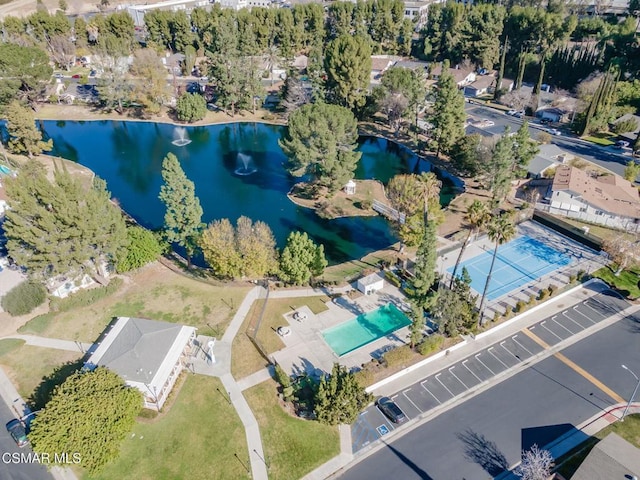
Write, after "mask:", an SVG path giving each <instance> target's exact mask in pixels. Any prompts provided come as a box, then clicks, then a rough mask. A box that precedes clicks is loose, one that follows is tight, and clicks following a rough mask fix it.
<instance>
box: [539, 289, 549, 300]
mask: <svg viewBox="0 0 640 480" xmlns="http://www.w3.org/2000/svg"><path fill="white" fill-rule="evenodd" d="M547 297H549V290H548V289H546V288H544V289H542V290H540V292H539V293H538V300H545V299H546V298H547Z"/></svg>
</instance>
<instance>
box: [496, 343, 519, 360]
mask: <svg viewBox="0 0 640 480" xmlns="http://www.w3.org/2000/svg"><path fill="white" fill-rule="evenodd" d="M505 343H506V340H505V341H504V342H500V346H501V347H502V348H503V349H504V350H505V351H506V352H507V353H508V354H509V355H511V356H512V357H513V358H515V359H516V360H517V362H518V363H520V362H521V361H522V359H521V358H520V357H519V356H517V355H516V354H515V353H513V352H512V351H511V350H509V349H508V348H507V347H505V346H504V344H505Z"/></svg>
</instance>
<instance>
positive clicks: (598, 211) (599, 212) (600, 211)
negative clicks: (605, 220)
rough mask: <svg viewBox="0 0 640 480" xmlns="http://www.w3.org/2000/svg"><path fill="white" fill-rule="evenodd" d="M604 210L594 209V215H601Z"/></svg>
mask: <svg viewBox="0 0 640 480" xmlns="http://www.w3.org/2000/svg"><path fill="white" fill-rule="evenodd" d="M603 214H604V212H603V211H602V210H596V215H603Z"/></svg>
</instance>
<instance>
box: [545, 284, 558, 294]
mask: <svg viewBox="0 0 640 480" xmlns="http://www.w3.org/2000/svg"><path fill="white" fill-rule="evenodd" d="M547 290H548V291H549V296H550V297H552V296H553V295H554V294H555V293H556V292H557V291H558V287H557V286H556V285H549V286H548V287H547Z"/></svg>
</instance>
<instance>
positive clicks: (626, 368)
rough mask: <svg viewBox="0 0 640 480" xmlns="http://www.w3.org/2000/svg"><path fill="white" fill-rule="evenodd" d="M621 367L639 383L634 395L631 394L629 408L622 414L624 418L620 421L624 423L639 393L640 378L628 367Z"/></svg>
mask: <svg viewBox="0 0 640 480" xmlns="http://www.w3.org/2000/svg"><path fill="white" fill-rule="evenodd" d="M620 366H621V367H622V368H624V369H625V370H626V371H627V372H629V373H630V374H631V375H633V378H635V379H636V380H637V382H638V383H636V388H634V389H633V393H632V394H631V398H630V399H629V402H628V403H627V406H626V407H625V409H624V412H622V417H621V418H620V421H621V422H624V417H625V416H626V415H627V412H628V411H629V407H630V406H631V404H632V403H633V399H634V398H635V396H636V393H638V388H640V378H638V376H637V375H636V374H635V373H633V370H631V369H630V368H629V367H627V366H626V365H620Z"/></svg>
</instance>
